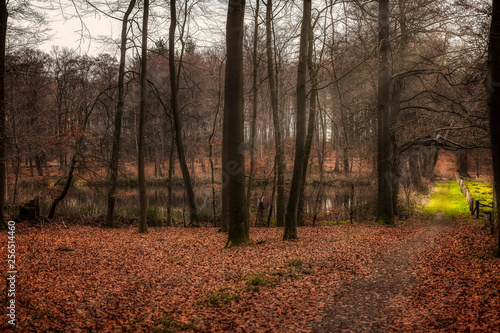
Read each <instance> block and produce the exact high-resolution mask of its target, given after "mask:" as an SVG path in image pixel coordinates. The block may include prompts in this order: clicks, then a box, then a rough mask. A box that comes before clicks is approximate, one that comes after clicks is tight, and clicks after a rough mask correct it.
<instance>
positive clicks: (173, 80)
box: [168, 0, 199, 226]
mask: <svg viewBox="0 0 500 333" xmlns="http://www.w3.org/2000/svg"><path fill="white" fill-rule="evenodd" d="M175 2H176V1H175V0H171V1H170V29H169V34H168V45H169V47H168V68H169V71H170V89H171V94H172V114H173V118H174V127H175V141H176V143H177V155H178V157H179V164H180V166H181V171H182V177H183V179H184V186H185V187H186V195H187V199H188V204H189V224H190V226H199V221H198V211H197V209H196V201H195V198H194V191H193V184H192V183H191V177H190V175H189V169H188V166H187V164H186V155H185V152H184V141H183V138H182V123H181V119H180V116H179V105H178V102H177V91H178V89H177V75H176V71H175V27H176V25H177V13H176V8H175Z"/></svg>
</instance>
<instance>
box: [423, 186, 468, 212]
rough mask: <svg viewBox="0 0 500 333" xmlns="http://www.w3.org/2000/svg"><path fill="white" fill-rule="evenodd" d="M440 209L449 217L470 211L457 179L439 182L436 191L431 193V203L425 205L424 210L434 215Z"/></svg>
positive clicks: (435, 187)
mask: <svg viewBox="0 0 500 333" xmlns="http://www.w3.org/2000/svg"><path fill="white" fill-rule="evenodd" d="M438 211H441V212H442V213H443V215H446V216H449V217H457V216H459V215H461V214H467V213H469V205H468V204H467V200H466V199H465V196H464V194H463V193H462V192H461V191H460V186H459V185H458V184H457V182H456V181H454V180H450V181H449V182H448V183H437V184H436V185H435V186H434V191H433V192H432V193H431V196H430V201H429V203H428V204H427V206H426V207H424V212H425V213H429V214H433V215H434V214H436V213H437V212H438Z"/></svg>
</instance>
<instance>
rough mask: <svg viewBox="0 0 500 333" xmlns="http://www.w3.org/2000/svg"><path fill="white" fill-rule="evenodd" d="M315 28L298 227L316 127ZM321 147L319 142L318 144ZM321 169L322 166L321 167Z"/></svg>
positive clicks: (310, 65)
mask: <svg viewBox="0 0 500 333" xmlns="http://www.w3.org/2000/svg"><path fill="white" fill-rule="evenodd" d="M312 29H313V27H312V26H311V27H310V28H309V41H308V44H309V48H308V52H307V68H308V71H309V77H310V79H311V96H310V99H309V119H308V126H307V135H306V141H305V146H304V153H305V156H304V166H303V169H302V181H301V184H300V195H299V206H298V209H297V225H299V226H302V225H304V221H303V212H304V192H305V185H306V178H307V166H308V164H309V157H310V156H311V147H312V143H313V139H314V127H315V126H316V103H317V99H318V90H317V88H318V79H317V75H316V73H317V71H316V69H315V68H314V63H313V59H312V48H313V33H312ZM318 146H319V142H318ZM320 168H321V166H320Z"/></svg>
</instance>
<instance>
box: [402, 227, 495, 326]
mask: <svg viewBox="0 0 500 333" xmlns="http://www.w3.org/2000/svg"><path fill="white" fill-rule="evenodd" d="M494 244H495V239H494V236H493V235H491V234H490V233H488V231H487V230H486V229H485V228H484V226H482V225H479V224H474V223H471V222H463V221H462V222H460V223H459V224H458V227H457V228H455V229H453V230H452V231H450V232H448V233H445V234H443V235H441V236H440V237H439V239H438V240H437V241H436V242H435V243H434V244H433V245H432V247H430V248H429V249H428V250H427V251H425V252H424V253H423V254H422V256H421V257H420V261H419V263H418V265H417V266H416V267H415V272H416V273H417V276H418V279H419V284H418V286H417V287H416V288H415V289H414V290H413V292H412V295H411V297H410V298H409V299H408V300H407V304H406V305H405V306H403V307H402V309H400V311H401V313H400V314H399V319H398V320H397V325H396V327H395V329H396V330H401V331H426V332H429V331H440V332H441V331H443V329H446V331H454V332H500V311H499V309H500V260H499V259H498V258H494V257H493V256H492V254H493V252H494V250H495V249H494Z"/></svg>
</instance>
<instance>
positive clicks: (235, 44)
mask: <svg viewBox="0 0 500 333" xmlns="http://www.w3.org/2000/svg"><path fill="white" fill-rule="evenodd" d="M244 18H245V0H229V7H228V14H227V26H226V47H227V57H226V76H225V93H224V118H226V119H227V128H226V131H227V134H226V136H225V139H226V140H227V143H226V149H227V164H226V165H223V166H222V167H223V172H224V173H226V175H227V177H228V179H229V181H228V184H227V192H228V198H229V200H228V204H229V214H230V215H229V234H228V239H227V243H226V247H231V246H237V245H241V244H244V243H247V242H248V241H249V225H248V211H247V201H246V195H245V155H244V151H243V150H242V147H243V145H244V143H245V138H244V124H243V121H244V113H243V111H244V99H243V34H244V28H243V24H244Z"/></svg>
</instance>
